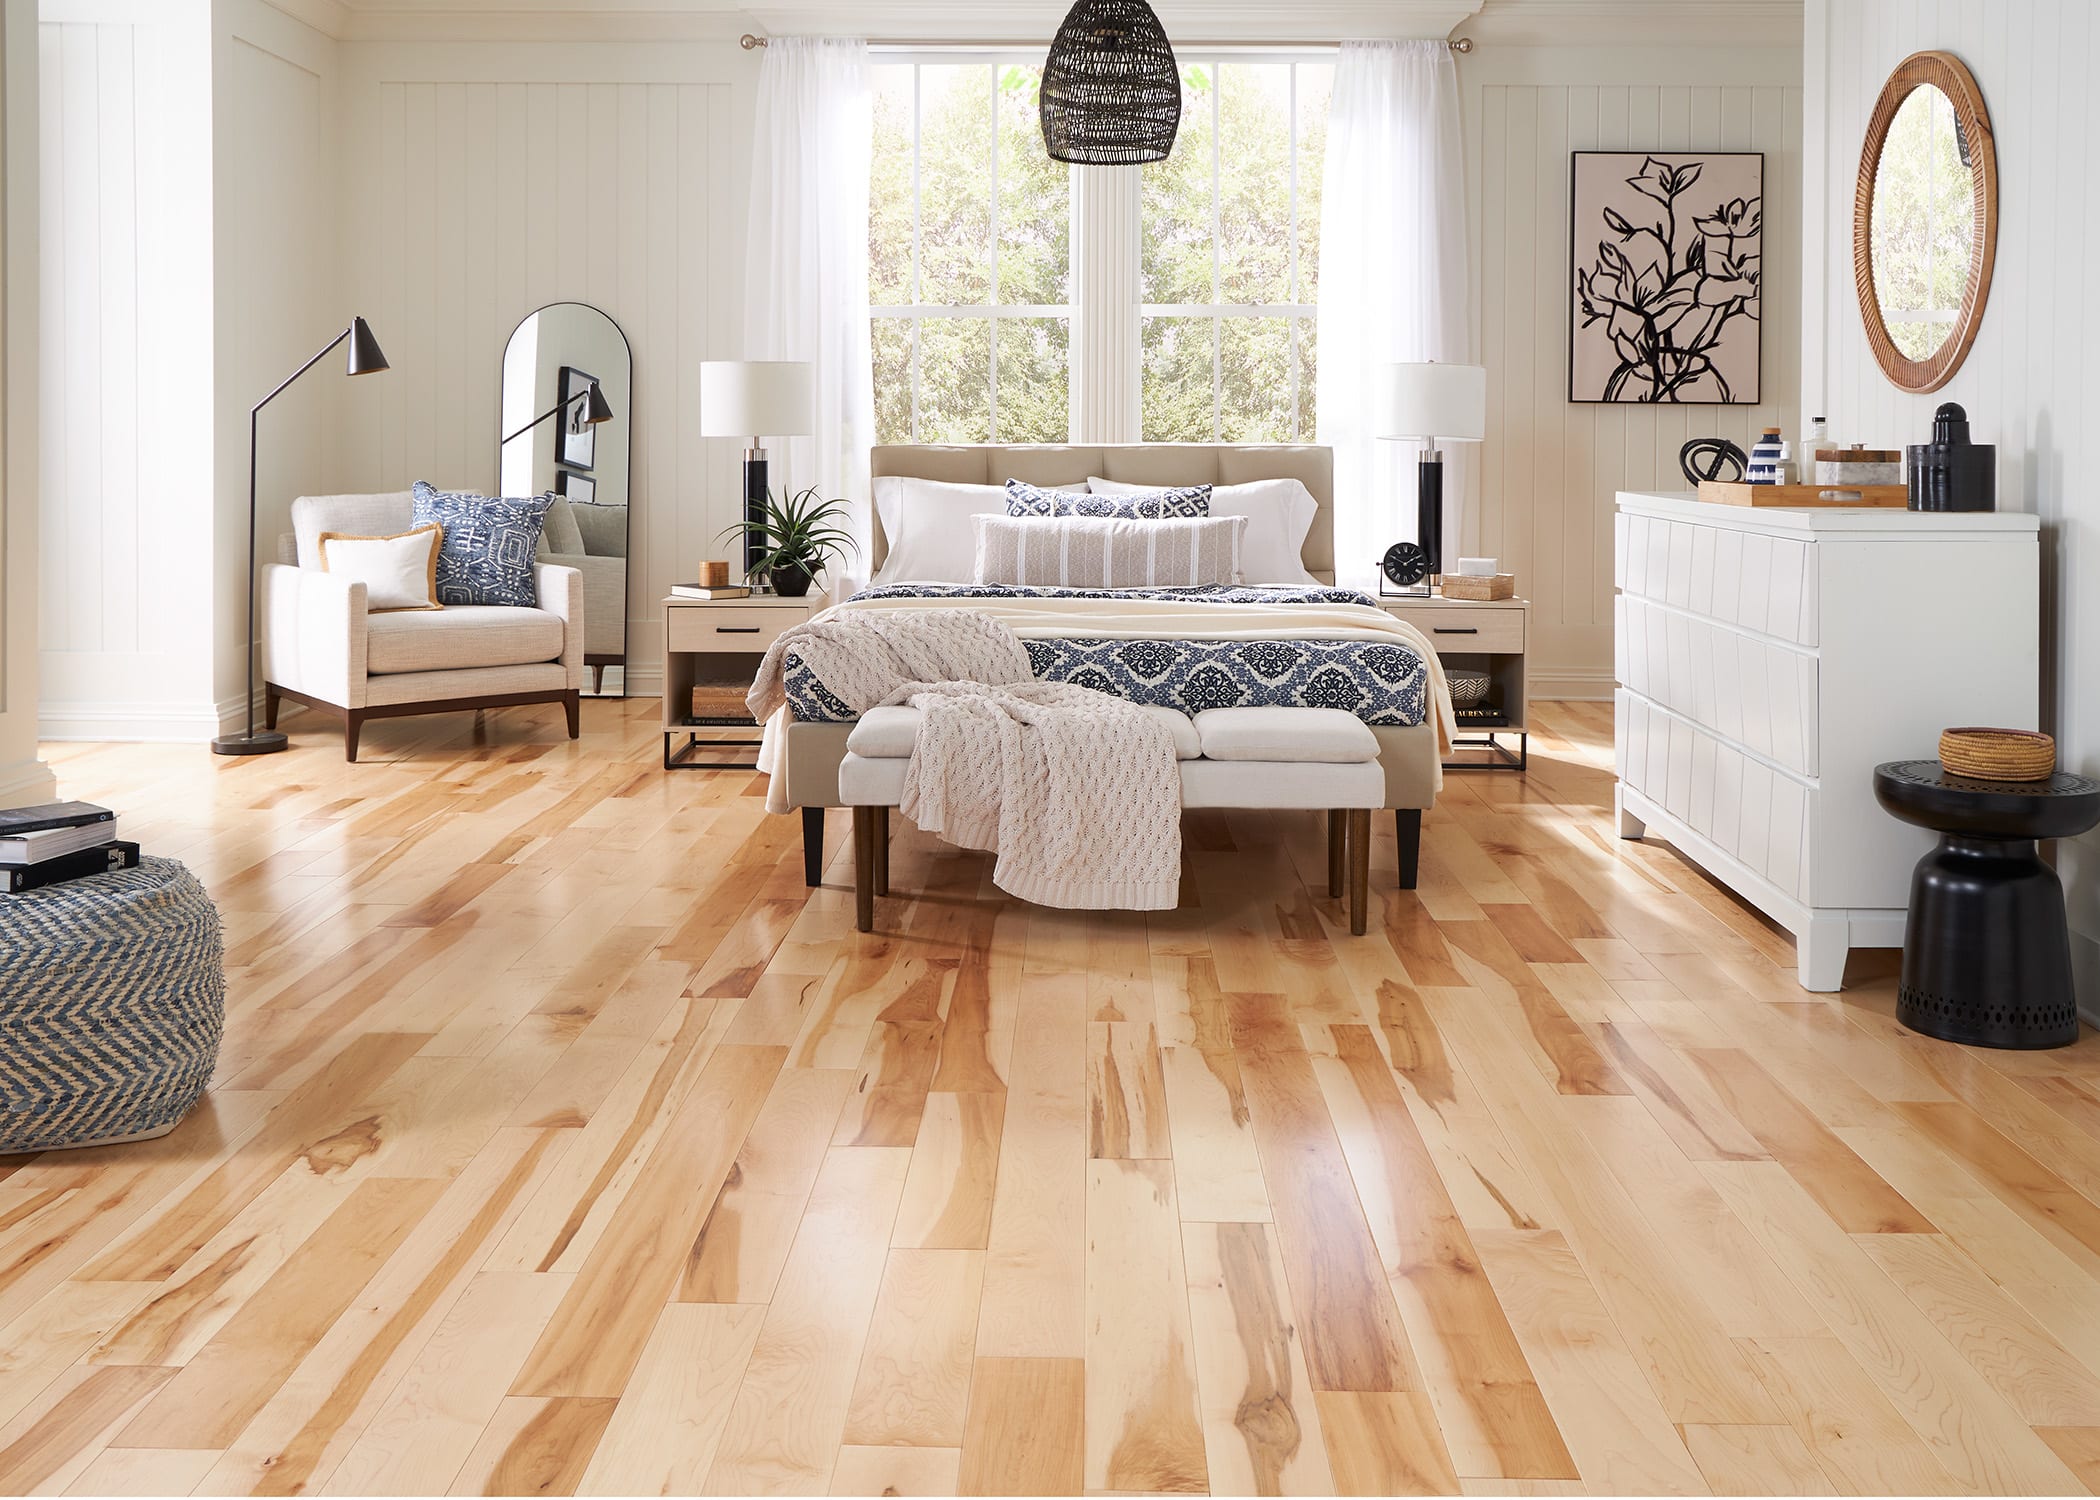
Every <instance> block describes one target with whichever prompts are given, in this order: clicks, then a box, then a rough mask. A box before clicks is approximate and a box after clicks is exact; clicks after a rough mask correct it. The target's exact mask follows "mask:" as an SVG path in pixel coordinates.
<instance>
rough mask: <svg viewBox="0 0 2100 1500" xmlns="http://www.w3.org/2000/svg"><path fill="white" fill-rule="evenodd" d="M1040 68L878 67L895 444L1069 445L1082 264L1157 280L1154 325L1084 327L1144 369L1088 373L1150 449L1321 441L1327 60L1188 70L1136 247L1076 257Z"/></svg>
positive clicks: (883, 297) (877, 303) (885, 304)
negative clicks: (1113, 332) (1104, 259)
mask: <svg viewBox="0 0 2100 1500" xmlns="http://www.w3.org/2000/svg"><path fill="white" fill-rule="evenodd" d="M1043 51H1044V49H1042V48H1036V49H1030V50H1029V51H1028V52H1027V53H1025V54H1018V55H988V54H959V53H927V54H919V55H917V56H915V57H914V56H908V55H898V54H892V56H891V57H890V58H889V59H888V60H885V61H881V62H878V63H876V64H875V65H874V76H875V158H874V163H873V171H872V174H871V176H870V202H869V212H868V238H869V243H868V253H869V278H868V286H869V300H870V303H871V304H872V305H871V306H870V308H869V316H870V318H871V320H872V329H871V332H872V338H873V345H874V353H875V426H876V433H877V437H878V439H879V440H880V441H882V442H885V443H986V442H998V443H1025V442H1063V441H1065V439H1066V437H1067V435H1068V433H1069V432H1070V430H1071V421H1070V415H1069V408H1070V401H1071V389H1072V379H1071V370H1070V358H1071V347H1072V345H1071V329H1072V316H1073V311H1074V309H1073V306H1072V301H1073V297H1074V295H1075V293H1074V290H1073V288H1074V285H1075V280H1074V277H1073V256H1074V254H1075V251H1076V253H1079V254H1085V255H1115V256H1127V257H1128V260H1126V261H1124V262H1123V264H1125V265H1128V264H1133V263H1134V264H1137V265H1138V266H1139V268H1140V293H1139V295H1140V298H1141V301H1142V305H1141V306H1139V307H1132V306H1130V305H1129V304H1124V305H1123V306H1122V307H1121V308H1118V309H1089V311H1090V312H1098V313H1100V315H1101V316H1102V317H1103V318H1104V319H1105V320H1111V321H1113V320H1123V326H1124V327H1125V328H1126V329H1127V330H1128V335H1129V337H1130V338H1134V339H1135V341H1136V343H1137V347H1138V349H1139V355H1138V358H1137V360H1136V361H1135V364H1136V366H1137V367H1136V368H1132V369H1128V370H1119V371H1115V372H1101V371H1094V372H1091V373H1093V374H1095V375H1096V376H1099V377H1101V378H1102V383H1103V385H1104V386H1110V387H1120V389H1121V391H1122V392H1123V395H1124V396H1125V397H1127V398H1129V399H1130V401H1131V403H1132V404H1131V406H1130V407H1129V408H1127V410H1128V411H1130V412H1131V413H1133V414H1134V415H1135V416H1136V418H1137V420H1138V423H1139V428H1140V432H1139V434H1138V435H1139V436H1141V437H1142V440H1143V441H1146V442H1174V441H1181V442H1213V441H1221V442H1291V441H1311V439H1312V438H1313V435H1314V430H1315V423H1314V413H1313V393H1314V371H1315V368H1316V366H1315V359H1314V355H1315V351H1314V347H1313V344H1314V332H1315V327H1314V318H1315V311H1314V309H1315V304H1316V301H1317V298H1316V288H1317V285H1318V271H1319V258H1320V171H1321V166H1322V160H1323V156H1324V153H1325V149H1326V140H1327V107H1328V101H1329V98H1330V96H1331V94H1332V93H1333V87H1334V64H1333V62H1332V61H1331V54H1319V55H1317V56H1315V57H1313V58H1310V59H1308V58H1306V57H1304V56H1297V57H1288V58H1273V57H1272V58H1270V59H1267V60H1257V59H1254V58H1251V57H1246V56H1241V55H1227V56H1222V57H1221V56H1212V57H1201V56H1191V57H1189V58H1185V59H1184V60H1183V63H1182V112H1181V130H1180V133H1179V136H1178V137H1177V139H1176V141H1175V144H1174V151H1173V154H1172V155H1171V156H1170V157H1169V158H1168V159H1167V160H1166V161H1164V162H1159V163H1156V164H1154V165H1152V166H1148V167H1145V168H1142V169H1141V175H1140V177H1139V179H1138V184H1137V187H1136V189H1135V191H1136V194H1137V198H1138V201H1139V205H1140V211H1139V214H1138V219H1137V223H1136V225H1135V226H1134V227H1133V228H1132V229H1129V230H1123V231H1115V232H1116V233H1118V234H1119V235H1120V236H1127V235H1128V234H1130V233H1136V234H1137V235H1139V236H1140V242H1139V243H1137V244H1134V245H1133V244H1131V243H1129V240H1128V238H1127V237H1125V238H1122V239H1121V243H1107V242H1105V241H1103V242H1097V243H1094V244H1091V245H1087V246H1078V247H1075V243H1074V236H1073V224H1072V179H1071V176H1070V169H1068V168H1067V167H1065V166H1064V165H1063V164H1062V163H1059V162H1054V161H1051V160H1050V158H1049V155H1048V153H1047V152H1046V151H1045V150H1044V149H1043V137H1042V130H1041V127H1040V125H1039V123H1038V120H1037V117H1036V95H1037V92H1038V90H1039V89H1040V88H1041V85H1042V58H1043ZM1104 222H1106V223H1109V224H1111V225H1113V224H1119V223H1121V224H1127V223H1129V220H1128V218H1127V216H1124V217H1113V218H1110V219H1108V220H1105V221H1104ZM1090 264H1092V263H1091V262H1090ZM1125 284H1127V283H1125ZM1129 320H1135V321H1134V322H1132V321H1129ZM1102 347H1104V348H1115V347H1123V348H1128V347H1130V345H1129V344H1128V343H1127V342H1119V340H1117V339H1109V340H1104V341H1103V342H1102Z"/></svg>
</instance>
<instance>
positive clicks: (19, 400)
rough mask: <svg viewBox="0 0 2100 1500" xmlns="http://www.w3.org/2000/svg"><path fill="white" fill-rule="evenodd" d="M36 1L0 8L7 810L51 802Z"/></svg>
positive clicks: (0, 572)
mask: <svg viewBox="0 0 2100 1500" xmlns="http://www.w3.org/2000/svg"><path fill="white" fill-rule="evenodd" d="M37 74H38V63H37V18H36V0H0V807H12V806H19V805H21V804H23V803H28V802H40V801H43V800H44V799H45V798H46V797H47V796H49V795H50V792H51V771H50V768H49V767H47V766H45V765H44V763H43V762H42V761H41V760H39V759H38V758H37V750H36V679H37V661H36V599H37V577H36V564H37V543H36V537H37V505H36V499H37V401H36V390H37V250H38V245H37V178H38V172H37V139H38V128H37Z"/></svg>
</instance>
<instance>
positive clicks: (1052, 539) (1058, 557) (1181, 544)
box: [970, 515, 1247, 589]
mask: <svg viewBox="0 0 2100 1500" xmlns="http://www.w3.org/2000/svg"><path fill="white" fill-rule="evenodd" d="M970 524H971V526H972V527H973V528H974V529H975V533H976V543H977V549H976V550H977V556H976V559H975V566H974V568H973V569H972V577H971V579H970V581H971V582H972V583H1006V584H1025V585H1031V586H1038V587H1047V588H1068V589H1139V588H1195V587H1201V586H1203V585H1205V584H1217V583H1238V582H1239V581H1240V547H1241V542H1242V540H1243V539H1244V538H1245V536H1246V533H1247V518H1246V517H1245V516H1212V517H1209V518H1207V519H1204V520H1181V521H1138V520H1127V519H1123V518H1120V517H1107V516H1060V517H1058V518H1056V519H1054V520H1043V519H1038V518H1034V517H1024V516H1004V515H1000V516H973V517H972V518H971V521H970Z"/></svg>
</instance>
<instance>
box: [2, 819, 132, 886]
mask: <svg viewBox="0 0 2100 1500" xmlns="http://www.w3.org/2000/svg"><path fill="white" fill-rule="evenodd" d="M138 862H139V846H138V845H137V844H127V843H125V842H124V841H123V840H121V839H119V838H118V837H117V815H116V814H115V813H113V812H111V811H110V810H109V809H108V808H106V807H97V806H95V805H94V804H93V803H92V802H46V803H44V804H43V805H41V806H39V807H9V808H0V892H5V893H10V894H12V893H14V892H19V891H33V890H36V889H37V888H39V887H40V886H47V885H57V884H58V883H59V882H60V881H62V880H78V879H79V878H80V877H81V876H83V875H101V874H104V873H106V872H108V871H110V870H129V869H131V868H132V867H133V866H135V865H137V864H138Z"/></svg>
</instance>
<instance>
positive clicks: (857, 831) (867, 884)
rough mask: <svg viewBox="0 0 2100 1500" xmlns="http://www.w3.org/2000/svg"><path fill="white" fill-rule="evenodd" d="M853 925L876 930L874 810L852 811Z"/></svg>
mask: <svg viewBox="0 0 2100 1500" xmlns="http://www.w3.org/2000/svg"><path fill="white" fill-rule="evenodd" d="M853 926H854V928H855V929H856V930H857V931H860V932H873V931H874V930H875V809H874V808H872V807H856V808H854V809H853Z"/></svg>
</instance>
